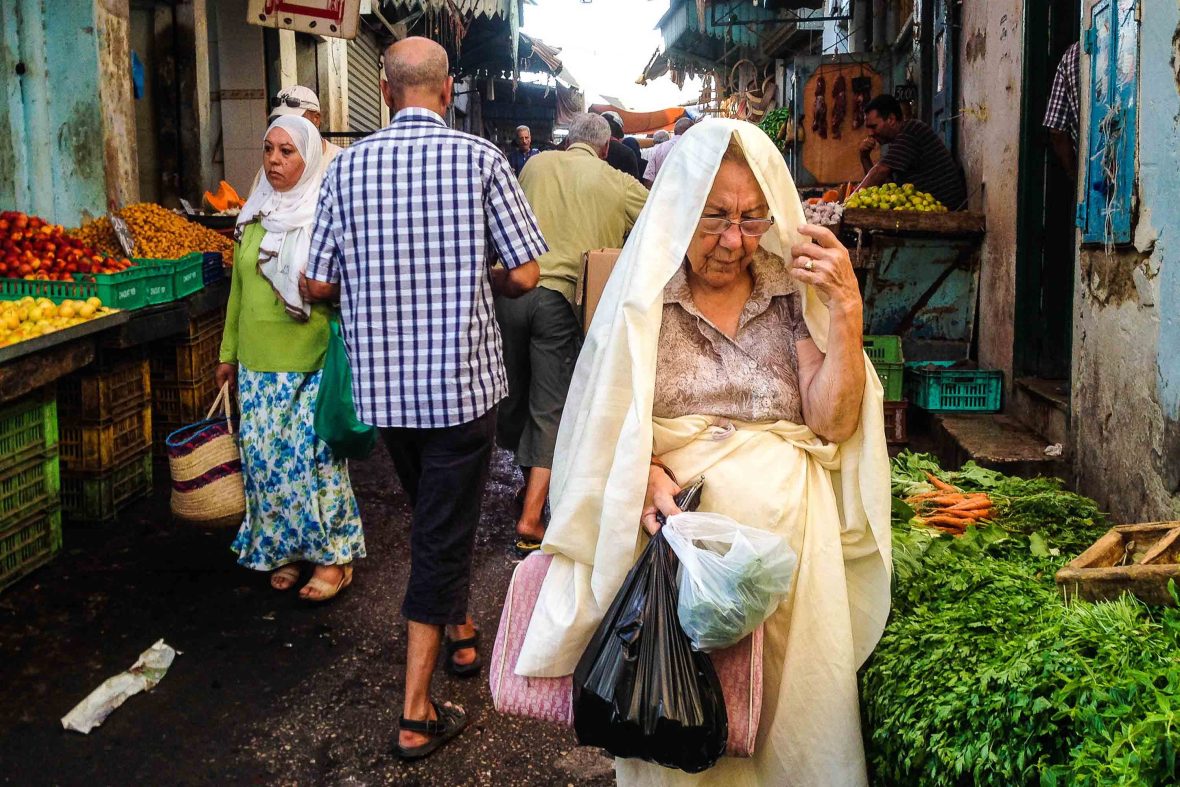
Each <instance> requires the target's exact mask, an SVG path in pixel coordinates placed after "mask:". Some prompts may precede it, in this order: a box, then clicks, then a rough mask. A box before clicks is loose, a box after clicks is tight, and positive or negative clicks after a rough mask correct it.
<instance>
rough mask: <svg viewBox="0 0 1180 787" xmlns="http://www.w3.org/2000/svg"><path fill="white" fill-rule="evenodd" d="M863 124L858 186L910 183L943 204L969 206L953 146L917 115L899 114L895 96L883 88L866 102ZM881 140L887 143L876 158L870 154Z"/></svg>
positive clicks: (954, 207) (951, 206)
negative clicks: (905, 116)
mask: <svg viewBox="0 0 1180 787" xmlns="http://www.w3.org/2000/svg"><path fill="white" fill-rule="evenodd" d="M865 128H866V129H868V131H869V136H867V137H865V139H864V141H863V142H862V143H861V145H860V162H861V166H863V167H864V170H865V178H864V180H862V181H861V182H860V186H858V187H857V188H861V189H864V188H868V187H869V186H880V185H881V184H882V183H890V182H893V183H899V184H904V183H913V184H914V187H915V188H916V189H917V190H918V191H924V192H927V193H928V194H931V195H933V197H934V198H935V199H936V200H938V201H939V202H941V203H942V204H943V205H945V206H946V209H947V210H963V209H965V208H966V207H967V183H966V181H965V180H964V178H963V171H962V170H961V169H960V168H959V165H958V163H957V162H956V161H955V159H954V157H953V156H951V152H950V151H949V150H947V149H946V145H944V144H942V140H941V139H939V138H938V135H937V134H935V133H934V129H932V128H930V126H928V125H926V124H925V123H923V122H922V121H920V120H903V119H902V114H901V104H900V103H898V101H897V99H896V98H894V97H893V96H890V95H887V94H882V95H879V96H877V97H876V98H874V99H873V100H872V101H870V102H869V103H868V104H867V105H865ZM879 145H888V146H889V149H888V150H886V151H885V154H884V155H883V156H881V160H880V161H878V162H877V163H876V164H874V163H873V158H872V156H871V155H870V154H871V153H872V151H873V149H874V148H876V147H877V146H879Z"/></svg>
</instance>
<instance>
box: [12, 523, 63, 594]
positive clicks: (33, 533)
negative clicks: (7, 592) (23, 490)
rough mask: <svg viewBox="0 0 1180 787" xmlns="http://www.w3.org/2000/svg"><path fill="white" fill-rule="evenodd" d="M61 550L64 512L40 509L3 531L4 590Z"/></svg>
mask: <svg viewBox="0 0 1180 787" xmlns="http://www.w3.org/2000/svg"><path fill="white" fill-rule="evenodd" d="M60 549H61V511H58V510H53V511H42V512H38V513H36V514H34V515H32V516H30V517H29V518H28V519H25V520H24V521H23V522H21V523H19V524H17V525H14V526H12V527H10V528H8V529H7V530H2V531H0V589H3V588H6V587H8V586H9V585H11V584H12V583H13V582H15V581H16V580H18V579H20V578H21V577H23V576H24V575H25V574H28V573H29V572H30V571H32V570H33V569H35V568H38V567H39V566H42V565H44V564H45V563H48V562H49V561H50V560H51V559H52V558H53V556H54V555H56V554H57V553H58V551H59V550H60Z"/></svg>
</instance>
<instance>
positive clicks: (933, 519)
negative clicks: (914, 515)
mask: <svg viewBox="0 0 1180 787" xmlns="http://www.w3.org/2000/svg"><path fill="white" fill-rule="evenodd" d="M974 522H975V520H974V519H959V518H957V517H951V516H943V515H941V514H940V515H937V516H928V517H926V524H928V525H947V526H950V527H957V528H960V529H962V528H966V527H967V525H970V524H972V523H974Z"/></svg>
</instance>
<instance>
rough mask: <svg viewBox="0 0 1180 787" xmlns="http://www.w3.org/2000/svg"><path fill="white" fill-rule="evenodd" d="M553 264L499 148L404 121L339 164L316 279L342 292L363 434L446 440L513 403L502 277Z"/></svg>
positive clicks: (418, 117)
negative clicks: (499, 310)
mask: <svg viewBox="0 0 1180 787" xmlns="http://www.w3.org/2000/svg"><path fill="white" fill-rule="evenodd" d="M546 251H548V247H547V246H546V245H545V240H544V238H543V237H541V232H540V230H539V229H537V222H536V219H535V218H534V216H533V212H532V210H531V209H530V208H529V205H528V202H527V201H526V200H525V198H524V195H523V194H522V193H521V191H520V187H519V186H518V185H517V183H516V178H515V177H513V175H512V170H511V169H510V168H509V166H508V162H507V161H506V160H505V159H504V154H503V153H501V152H500V151H499V150H498V149H497V148H496V147H495V146H494V145H493V144H491V143H490V142H487V141H486V140H483V139H480V138H478V137H473V136H471V135H469V134H464V133H461V132H459V131H454V130H453V129H450V128H448V127H447V126H446V124H445V123H444V122H443V119H442V118H441V117H439V116H438V115H436V114H435V113H434V112H431V111H429V110H426V109H421V108H409V109H403V110H402V111H400V112H398V113H397V115H396V116H394V118H393V121H392V122H391V123H390V124H389V125H388V126H387V127H386V128H384V129H382V130H381V131H378V132H377V133H375V134H372V135H370V136H368V137H365V138H364V139H363V140H361V141H359V142H356V143H354V144H353V145H352V146H350V147H349V148H347V149H345V150H344V152H342V153H341V154H340V155H338V156H337V157H336V159H335V161H333V162H332V165H331V167H330V168H329V170H328V173H327V175H326V176H325V177H324V183H323V186H322V187H321V191H320V201H319V207H318V209H317V211H316V220H315V232H314V233H313V235H312V241H311V260H310V262H309V264H308V269H307V276H308V278H310V279H314V280H316V281H322V282H333V283H335V282H339V283H340V285H341V293H340V301H341V323H340V324H341V328H342V329H343V332H344V337H345V341H346V342H347V344H348V350H349V360H350V365H351V367H352V375H353V382H352V390H353V397H354V399H355V402H356V408H357V415H358V416H359V417H360V419H361V421H363V422H364V423H367V424H372V425H374V426H380V427H409V428H416V429H428V428H439V427H446V426H455V425H457V424H463V423H467V422H469V421H473V420H475V419H476V418H478V417H480V416H481V415H483V414H484V413H486V412H487V411H488V410H490V409H491V408H492V407H494V406H495V405H496V403H497V402H499V401H500V400H501V399H503V398H504V397H505V396H506V395H507V393H508V382H507V379H506V377H505V374H504V363H503V359H502V355H501V346H500V331H499V328H498V327H497V325H496V314H495V309H494V308H493V305H492V289H491V280H490V278H489V275H488V268H489V266H490V265H491V263H492V262H494V261H495V260H497V259H498V260H499V261H500V262H501V263H503V264H504V266H505V267H507V268H515V267H517V266H519V265H523V264H524V263H526V262H528V261H529V260H533V259H536V258H537V257H540V256H541V255H542V254H544V253H545V252H546Z"/></svg>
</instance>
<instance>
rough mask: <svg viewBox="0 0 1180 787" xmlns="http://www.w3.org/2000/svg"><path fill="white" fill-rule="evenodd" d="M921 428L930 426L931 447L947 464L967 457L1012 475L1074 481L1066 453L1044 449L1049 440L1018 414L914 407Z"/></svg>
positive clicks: (959, 462)
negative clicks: (1057, 454)
mask: <svg viewBox="0 0 1180 787" xmlns="http://www.w3.org/2000/svg"><path fill="white" fill-rule="evenodd" d="M912 414H913V415H915V416H916V418H915V420H916V421H917V422H918V423H919V428H923V427H924V428H925V429H926V430H928V434H929V435H930V439H931V442H932V449H933V451H934V453H935V454H936V455H937V456H938V458H939V461H940V462H942V464H943V466H944V467H948V468H958V467H961V466H962V465H963V463H965V462H966V461H967V460H969V459H974V460H975V462H976V463H977V464H980V465H982V466H984V467H988V468H991V469H993V470H999V471H1000V472H1002V473H1007V474H1009V475H1015V476H1020V477H1022V478H1033V477H1035V476H1038V475H1043V476H1055V477H1057V478H1060V479H1061V480H1063V481H1065V482H1066V483H1067V484H1071V485H1072V483H1073V471H1072V468H1071V466H1070V463H1069V461H1068V460H1067V459H1066V458H1065V457H1054V456H1049V455H1047V454H1046V453H1045V448H1046V446H1047V445H1050V443H1047V442H1046V441H1045V439H1044V438H1042V437H1041V436H1040V435H1038V434H1036V433H1034V432H1033V431H1032V430H1030V429H1029V428H1028V427H1026V426H1025V425H1024V424H1022V423H1020V422H1019V421H1018V420H1016V419H1015V418H1013V417H1011V416H1009V415H1003V414H989V413H926V412H925V411H922V410H918V409H917V408H913V410H912Z"/></svg>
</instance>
